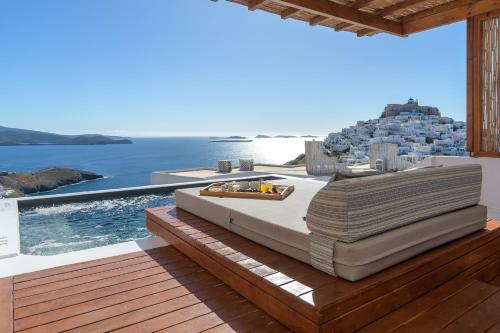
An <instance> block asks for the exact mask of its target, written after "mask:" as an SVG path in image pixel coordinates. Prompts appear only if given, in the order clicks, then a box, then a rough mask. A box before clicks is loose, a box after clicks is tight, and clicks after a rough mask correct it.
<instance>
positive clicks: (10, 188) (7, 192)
mask: <svg viewBox="0 0 500 333" xmlns="http://www.w3.org/2000/svg"><path fill="white" fill-rule="evenodd" d="M99 178H103V176H101V175H98V174H96V173H93V172H88V171H82V170H76V169H67V168H55V167H54V168H48V169H42V170H40V171H37V172H30V173H6V172H2V173H0V197H1V196H2V192H3V196H5V197H22V196H24V195H26V194H32V193H38V192H45V191H50V190H54V189H56V188H58V187H60V186H64V185H70V184H76V183H80V182H83V181H86V180H94V179H99Z"/></svg>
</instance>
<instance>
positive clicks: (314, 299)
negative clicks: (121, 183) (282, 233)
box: [147, 207, 500, 332]
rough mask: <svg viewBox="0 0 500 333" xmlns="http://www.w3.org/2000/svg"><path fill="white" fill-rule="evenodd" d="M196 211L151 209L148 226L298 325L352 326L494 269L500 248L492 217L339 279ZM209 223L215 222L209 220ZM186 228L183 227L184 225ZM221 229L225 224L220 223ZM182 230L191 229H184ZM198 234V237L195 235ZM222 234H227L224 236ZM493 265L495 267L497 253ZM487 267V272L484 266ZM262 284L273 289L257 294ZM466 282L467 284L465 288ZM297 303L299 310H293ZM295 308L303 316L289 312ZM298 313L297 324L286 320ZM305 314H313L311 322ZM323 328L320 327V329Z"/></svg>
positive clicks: (350, 328) (263, 288)
mask: <svg viewBox="0 0 500 333" xmlns="http://www.w3.org/2000/svg"><path fill="white" fill-rule="evenodd" d="M203 221H204V220H202V219H200V218H196V216H194V215H192V214H189V213H187V212H184V211H182V210H180V209H176V208H175V207H171V208H170V210H169V209H165V208H162V209H161V210H156V209H150V210H148V211H147V225H148V228H149V229H150V230H152V231H153V232H154V233H157V234H159V235H160V236H162V237H164V238H165V239H166V240H167V241H169V242H170V243H171V244H173V245H174V246H175V247H177V248H178V249H179V250H181V252H183V253H184V254H186V255H187V256H188V257H190V258H192V259H193V260H195V261H196V262H198V263H199V264H201V265H202V266H204V268H206V269H207V270H208V271H210V272H211V273H212V274H215V275H217V274H219V272H218V271H222V272H224V274H221V275H217V276H218V277H219V278H220V279H222V280H223V281H224V282H226V283H228V284H229V285H230V286H231V287H233V288H235V289H236V290H237V291H238V292H240V293H242V294H243V295H244V296H245V297H247V298H249V299H251V300H252V301H253V302H254V303H256V304H257V305H259V306H261V307H262V308H264V309H265V311H267V312H269V313H270V314H272V315H273V316H274V317H275V318H278V319H279V320H280V321H281V322H284V323H286V324H287V325H288V326H289V327H292V326H290V325H295V326H293V327H292V328H293V329H294V330H297V331H304V332H308V331H310V330H312V331H314V330H318V331H319V330H321V331H325V332H329V331H332V330H335V331H338V332H350V331H354V330H358V329H362V328H363V327H365V325H368V324H370V323H372V322H373V321H375V320H377V319H379V318H381V317H384V316H386V315H388V314H390V313H391V312H393V311H397V310H398V309H399V308H401V307H402V306H404V305H405V304H411V302H412V301H414V300H415V299H417V298H419V297H421V296H423V295H425V294H427V293H429V292H430V291H432V290H433V289H435V288H437V287H439V286H440V285H442V284H445V283H446V282H447V281H450V280H452V279H455V278H456V277H457V276H460V275H466V274H478V275H480V274H483V273H484V274H490V275H491V274H492V273H491V272H490V267H489V266H487V264H483V261H485V260H487V258H490V257H492V256H493V255H495V254H496V253H497V250H496V249H497V248H498V247H500V229H499V228H498V223H497V222H494V221H492V223H489V224H488V228H489V229H488V230H484V231H479V232H476V233H474V234H472V235H469V236H467V237H464V238H462V239H459V240H457V241H454V242H451V243H449V244H446V245H444V246H441V247H439V248H437V249H434V250H432V251H429V252H427V253H424V254H422V255H420V256H418V257H416V258H414V259H411V260H408V261H406V262H404V263H401V264H399V265H397V266H394V267H392V268H390V269H387V270H385V271H383V272H381V273H378V274H376V275H374V276H372V277H368V278H366V279H364V280H362V281H359V282H356V283H350V282H347V281H345V280H342V279H338V278H335V277H332V276H329V275H327V274H324V273H322V272H319V271H318V270H316V269H314V268H312V267H311V266H309V265H306V264H304V263H302V262H299V261H297V260H294V259H292V258H289V257H287V256H284V255H282V254H279V253H277V252H275V251H273V250H270V249H268V248H266V247H264V246H261V245H258V244H255V243H253V242H251V241H249V240H247V239H245V238H243V237H241V236H238V235H235V234H233V235H231V233H230V232H228V231H221V232H220V233H215V232H214V229H210V230H211V233H212V235H211V236H208V237H203V236H204V235H203V234H197V233H196V232H194V231H193V232H192V231H191V229H190V228H189V225H191V224H192V223H194V224H196V227H197V228H201V227H203ZM205 223H206V225H212V226H213V224H211V223H209V222H206V221H205ZM179 228H182V229H179ZM221 229H222V228H221ZM183 230H189V232H188V233H185V232H184V231H183ZM192 235H196V236H194V237H193V236H192ZM219 235H222V236H223V237H219ZM490 260H491V265H492V266H494V264H493V262H494V260H493V259H490ZM481 269H482V270H483V273H478V271H480V270H481ZM248 285H253V286H254V289H255V291H259V292H262V294H263V295H268V296H272V298H273V300H274V301H275V302H276V303H274V305H273V306H269V304H268V303H267V300H268V299H269V298H268V297H257V296H256V295H255V291H253V292H249V291H248V288H249V287H248ZM464 288H465V287H464ZM292 309H293V310H292ZM289 310H292V313H293V312H295V314H296V315H297V316H296V317H293V316H291V313H290V312H288V311H289ZM289 318H293V320H295V321H296V322H295V323H293V324H291V323H290V322H287V321H286V320H287V319H289ZM300 321H302V322H309V321H312V322H313V323H314V325H315V326H316V328H314V327H308V329H305V328H304V327H301V326H300ZM320 327H321V328H320Z"/></svg>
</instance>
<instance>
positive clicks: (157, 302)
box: [16, 278, 232, 332]
mask: <svg viewBox="0 0 500 333" xmlns="http://www.w3.org/2000/svg"><path fill="white" fill-rule="evenodd" d="M195 288H196V291H197V292H198V288H202V289H204V288H206V289H211V290H213V291H214V292H215V291H218V292H220V290H221V289H222V291H223V292H232V291H231V289H230V288H228V287H227V286H224V285H221V284H220V281H218V280H217V279H214V278H211V279H210V280H207V281H204V282H200V283H198V284H196V287H195ZM189 289H190V288H187V287H178V288H173V289H169V290H165V291H163V292H161V293H156V294H151V295H146V296H144V297H141V298H136V299H133V300H130V301H128V302H125V303H118V304H115V305H111V306H108V307H105V308H102V309H98V310H94V311H90V312H85V313H82V314H79V315H76V316H68V317H66V318H64V319H62V320H58V321H55V322H50V323H48V324H44V325H40V326H36V327H34V328H31V329H28V330H26V331H23V332H62V331H72V330H74V331H79V332H98V331H101V332H102V331H110V330H112V329H116V328H119V327H123V326H124V325H125V323H127V322H130V321H131V320H132V323H134V324H135V323H140V322H141V321H143V320H144V319H145V318H151V317H152V316H154V314H158V312H159V314H162V313H165V312H164V311H168V312H170V311H172V309H174V310H176V309H178V308H182V307H184V306H189V305H192V304H198V303H200V302H202V301H203V299H199V298H198V297H196V296H194V295H193V294H192V293H191V292H190V290H189ZM137 312H139V313H141V314H142V315H143V316H142V317H138V316H134V314H135V313H137ZM118 316H120V317H121V318H122V319H121V320H120V321H116V318H117V317H118ZM16 323H17V321H16ZM111 323H113V325H112V324H111ZM96 324H97V326H96ZM84 325H88V326H84Z"/></svg>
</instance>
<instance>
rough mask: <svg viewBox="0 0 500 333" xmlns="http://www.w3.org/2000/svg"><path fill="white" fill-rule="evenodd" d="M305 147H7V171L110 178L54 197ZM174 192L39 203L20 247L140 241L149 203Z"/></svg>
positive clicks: (166, 142) (2, 166) (275, 156)
mask: <svg viewBox="0 0 500 333" xmlns="http://www.w3.org/2000/svg"><path fill="white" fill-rule="evenodd" d="M302 152H304V140H303V139H255V140H254V141H253V142H230V143H226V142H224V143H213V142H210V139H209V138H157V139H134V144H132V145H109V146H26V147H0V170H7V171H16V172H26V171H36V170H39V169H42V168H46V167H50V166H59V167H68V168H77V169H83V170H88V171H93V172H97V173H99V174H102V175H104V176H106V178H105V179H102V180H95V181H89V182H85V183H81V184H76V185H71V186H66V187H62V188H59V189H57V190H55V191H51V192H50V193H51V194H58V193H67V192H79V191H89V190H101V189H109V188H120V187H130V186H140V185H147V184H149V175H150V173H151V172H152V171H156V170H165V169H178V168H191V167H202V166H207V167H214V166H215V165H216V162H217V161H218V160H220V159H230V160H233V161H234V162H237V160H238V159H239V158H253V159H254V160H255V161H256V162H261V163H279V164H281V163H284V162H286V161H289V160H291V159H293V158H295V157H296V156H297V155H299V154H300V153H302ZM174 202H175V200H174V198H173V196H172V195H171V194H165V195H140V196H135V197H127V198H117V199H110V200H99V201H92V202H83V203H68V204H61V205H54V206H46V207H36V208H32V209H29V210H25V211H22V212H21V214H20V234H21V252H22V253H24V254H32V255H53V254H59V253H65V252H71V251H77V250H83V249H88V248H93V247H99V246H104V245H111V244H116V243H121V242H126V241H130V240H136V239H140V238H144V237H147V236H148V235H149V233H148V231H147V229H146V226H145V213H144V208H146V207H158V206H164V205H169V204H172V203H174Z"/></svg>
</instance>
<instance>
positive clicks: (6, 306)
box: [0, 277, 14, 332]
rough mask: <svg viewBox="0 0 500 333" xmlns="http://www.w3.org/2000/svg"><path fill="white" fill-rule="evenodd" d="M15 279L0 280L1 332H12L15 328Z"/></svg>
mask: <svg viewBox="0 0 500 333" xmlns="http://www.w3.org/2000/svg"><path fill="white" fill-rule="evenodd" d="M13 293H14V285H13V278H12V277H7V278H2V279H0V332H12V331H13V327H14V307H13V299H14V296H13Z"/></svg>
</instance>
